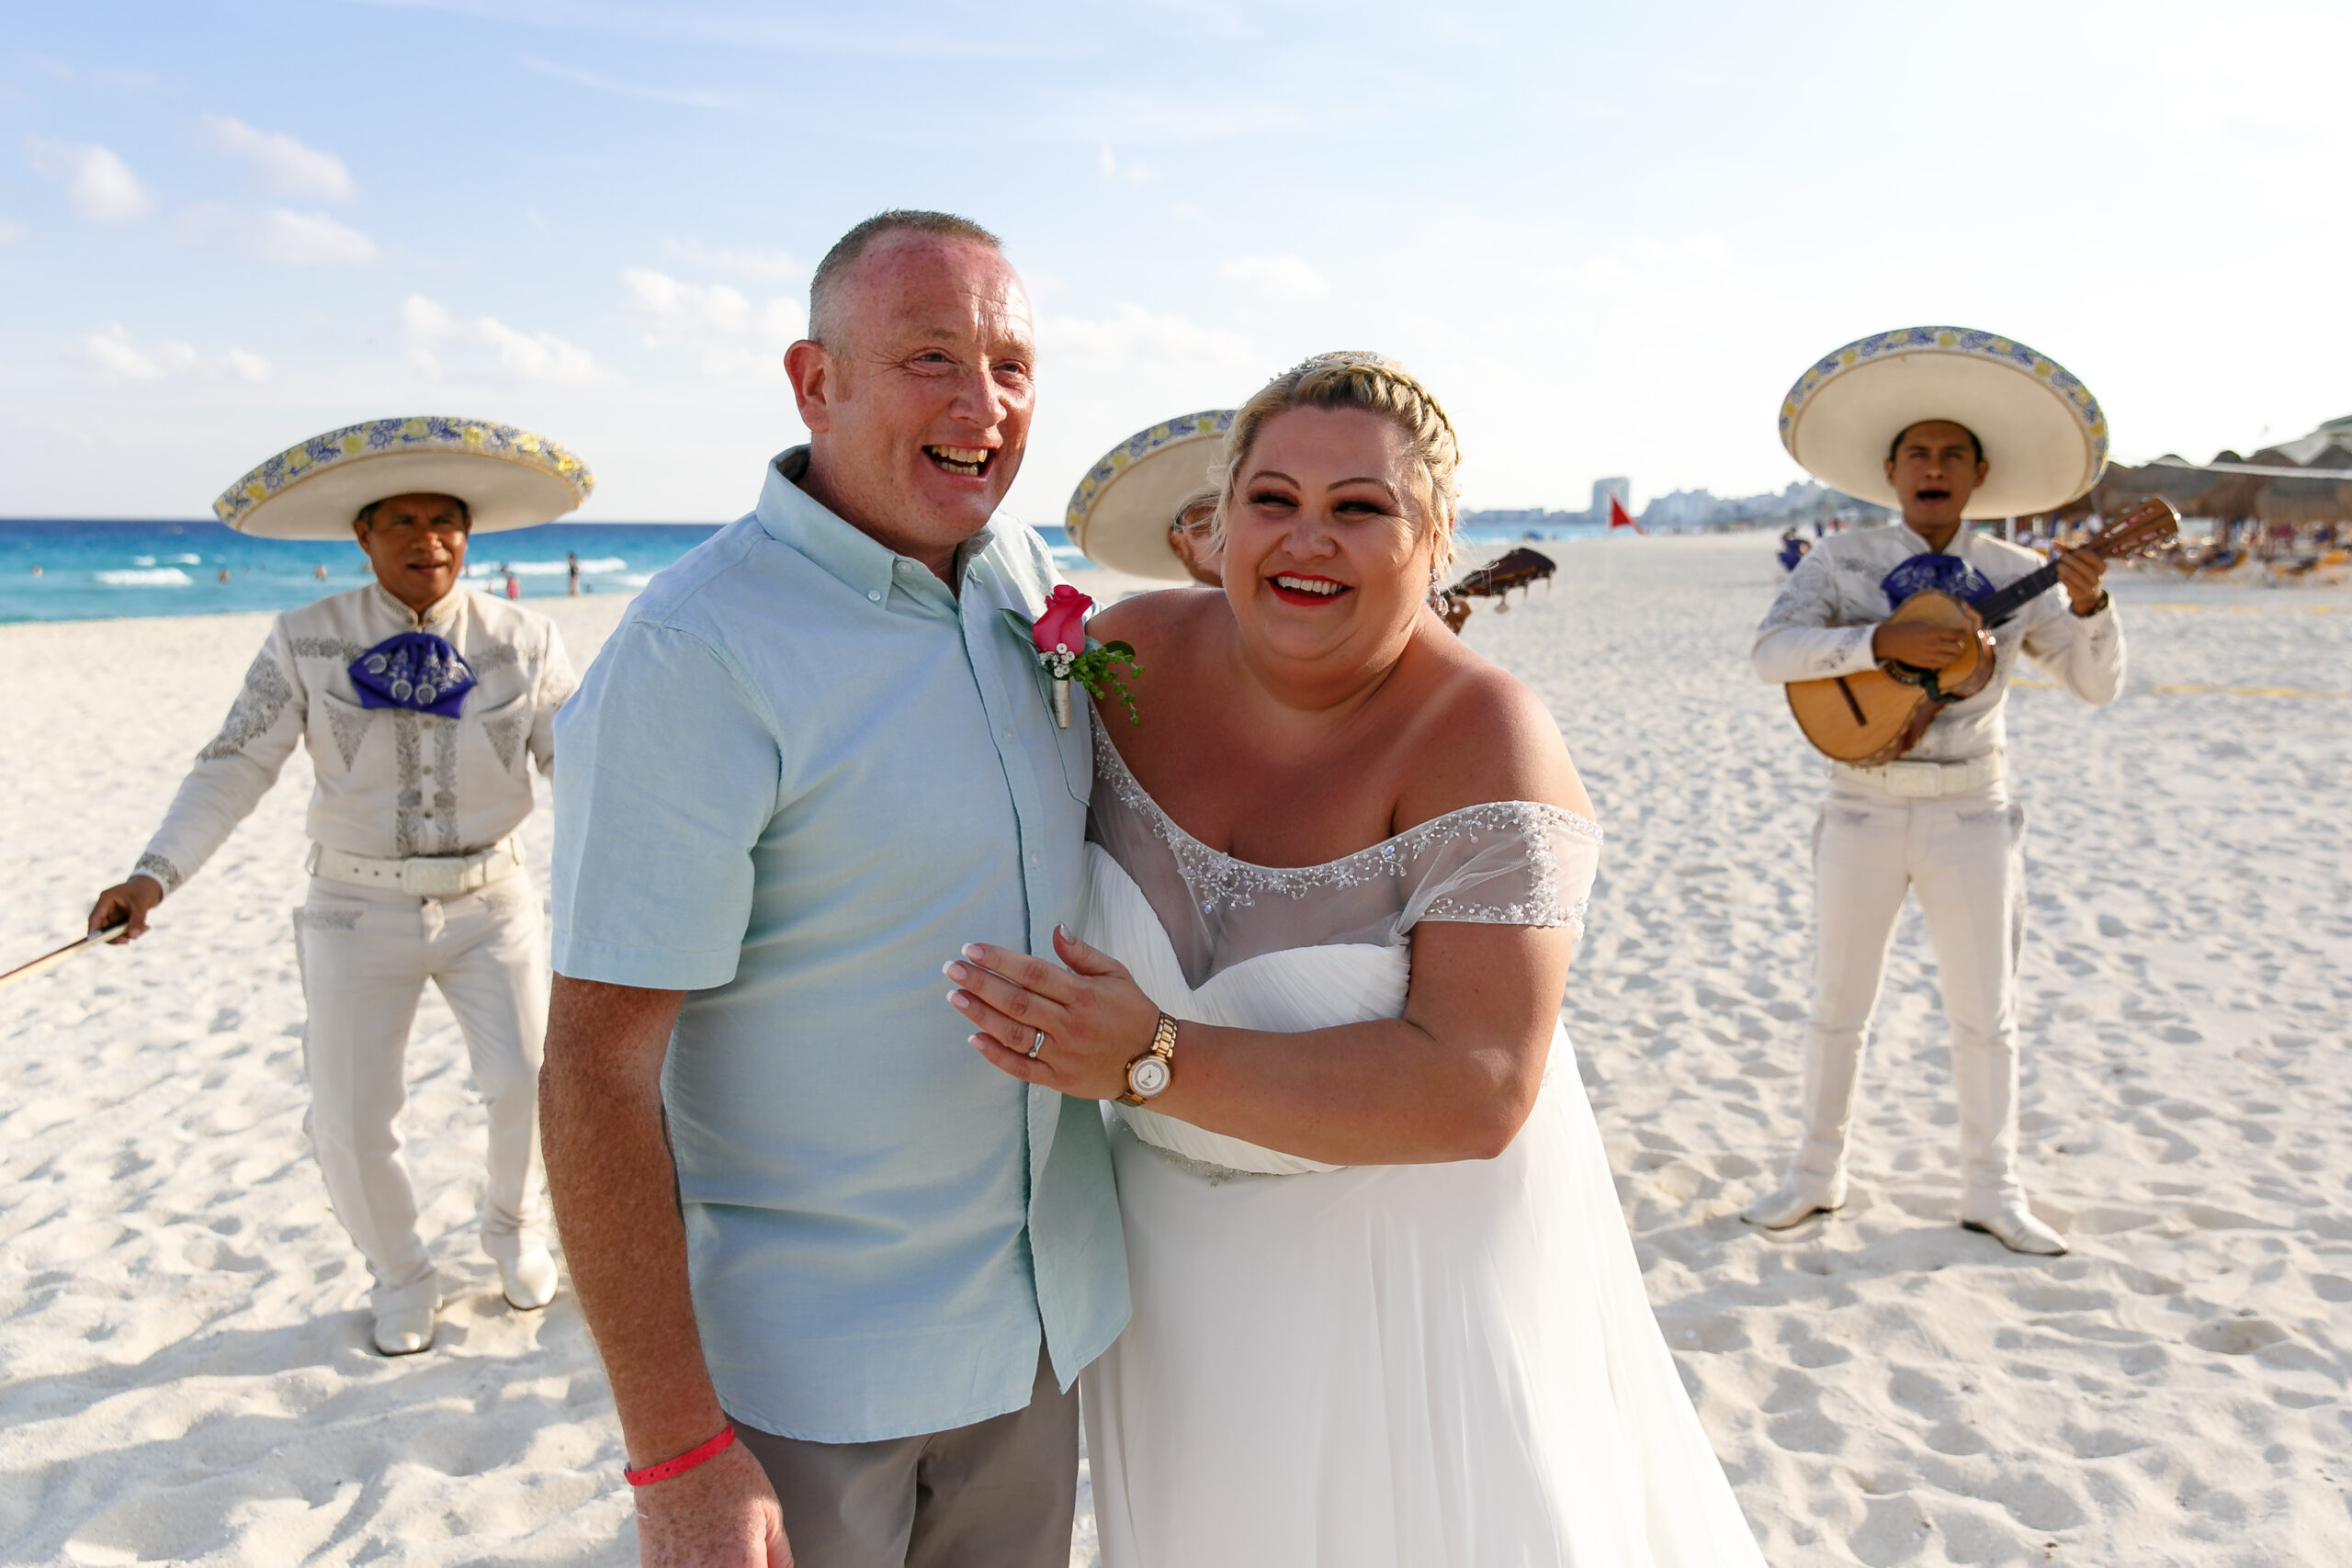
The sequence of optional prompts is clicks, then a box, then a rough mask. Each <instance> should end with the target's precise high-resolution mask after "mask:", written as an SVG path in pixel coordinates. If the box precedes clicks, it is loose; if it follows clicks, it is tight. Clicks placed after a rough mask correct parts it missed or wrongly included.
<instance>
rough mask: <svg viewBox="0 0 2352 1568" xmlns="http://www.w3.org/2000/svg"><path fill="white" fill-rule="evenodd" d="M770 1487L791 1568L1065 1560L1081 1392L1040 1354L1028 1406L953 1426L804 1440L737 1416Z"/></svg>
mask: <svg viewBox="0 0 2352 1568" xmlns="http://www.w3.org/2000/svg"><path fill="white" fill-rule="evenodd" d="M735 1432H736V1436H737V1437H739V1438H741V1440H742V1443H743V1446H744V1447H745V1448H748V1449H750V1450H752V1458H754V1459H756V1460H758V1461H760V1466H761V1468H762V1469H763V1470H765V1471H766V1472H767V1474H768V1483H769V1484H770V1485H772V1486H774V1487H775V1495H776V1502H777V1504H778V1506H780V1507H781V1508H782V1509H783V1512H784V1533H785V1537H786V1540H790V1541H791V1542H792V1561H793V1563H794V1565H795V1568H963V1565H967V1564H969V1565H973V1568H978V1565H981V1564H985V1565H986V1568H1067V1565H1068V1563H1069V1547H1070V1524H1071V1520H1072V1519H1073V1518H1074V1517H1075V1516H1076V1514H1077V1511H1078V1391H1077V1390H1076V1389H1075V1388H1072V1389H1071V1390H1070V1392H1069V1393H1063V1392H1062V1391H1061V1388H1060V1386H1059V1385H1058V1384H1057V1383H1056V1382H1055V1381H1054V1369H1053V1364H1052V1362H1051V1361H1049V1360H1048V1359H1046V1355H1045V1353H1044V1352H1043V1351H1040V1352H1039V1353H1038V1357H1037V1381H1036V1383H1035V1386H1034V1387H1033V1388H1032V1389H1031V1390H1030V1393H1029V1404H1028V1405H1027V1407H1026V1408H1024V1409H1021V1410H1015V1411H1012V1412H1009V1413H1008V1414H1006V1415H1002V1416H990V1417H989V1419H988V1420H986V1421H976V1422H974V1423H973V1424H972V1425H970V1426H968V1427H956V1428H955V1429H953V1430H952V1431H946V1432H933V1433H930V1434H927V1435H924V1436H921V1437H913V1438H885V1439H883V1440H882V1441H880V1442H873V1443H812V1442H807V1441H804V1440H802V1439H800V1438H779V1437H776V1436H775V1435H774V1434H773V1433H768V1432H763V1431H759V1430H757V1429H756V1428H754V1427H746V1426H745V1425H743V1424H742V1423H741V1421H738V1422H736V1423H735Z"/></svg>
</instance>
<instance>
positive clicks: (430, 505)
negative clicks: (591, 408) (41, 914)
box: [90, 420, 593, 1355]
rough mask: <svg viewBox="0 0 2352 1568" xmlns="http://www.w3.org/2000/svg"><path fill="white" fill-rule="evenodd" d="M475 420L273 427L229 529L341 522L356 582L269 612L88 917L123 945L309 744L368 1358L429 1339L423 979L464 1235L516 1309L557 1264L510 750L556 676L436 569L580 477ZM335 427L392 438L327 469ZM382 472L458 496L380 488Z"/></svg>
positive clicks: (432, 1307)
mask: <svg viewBox="0 0 2352 1568" xmlns="http://www.w3.org/2000/svg"><path fill="white" fill-rule="evenodd" d="M387 426H389V427H390V428H389V430H387V429H386V428H385V427H387ZM488 429H489V434H488V437H487V438H488V440H489V441H490V442H492V444H494V445H495V446H497V447H498V449H499V450H498V453H497V455H492V453H489V452H485V451H482V450H481V447H480V446H478V445H477V444H478V443H481V442H483V441H484V440H485V435H486V432H485V427H484V426H483V425H482V424H481V423H479V422H467V423H462V424H460V423H452V422H449V421H446V420H405V421H403V420H388V421H378V422H374V423H371V424H368V425H366V426H362V427H359V428H358V429H357V430H355V431H338V432H333V433H330V437H322V438H320V439H318V440H314V441H312V442H308V443H305V444H304V446H302V447H299V448H297V449H296V451H297V452H298V453H302V454H306V455H310V456H311V457H312V459H313V460H312V463H311V465H310V466H309V467H308V468H306V469H297V470H295V473H296V475H297V477H296V478H295V479H292V480H290V481H280V482H279V483H278V484H277V485H275V486H272V485H269V484H267V482H266V480H265V479H264V477H263V476H264V475H265V474H267V473H270V472H273V471H276V472H283V471H284V470H283V469H277V470H272V469H270V468H264V469H261V470H256V472H255V474H254V475H253V476H251V477H249V478H248V479H244V480H240V481H239V483H238V485H237V486H235V487H233V488H232V490H231V491H229V493H228V495H227V496H226V497H224V498H223V500H224V504H226V505H227V506H228V507H229V508H230V510H231V513H232V516H231V522H232V525H233V526H238V527H240V528H242V529H244V530H246V531H250V532H254V533H257V534H261V535H264V536H276V537H318V536H321V535H322V534H323V533H324V532H325V531H326V530H327V529H329V528H333V527H336V526H341V527H345V528H348V529H349V530H350V532H351V534H352V535H353V536H355V537H356V539H357V540H358V543H359V547H360V549H361V550H362V551H363V552H365V554H366V556H367V558H368V565H369V567H370V568H371V569H372V570H373V573H374V576H375V581H373V582H371V583H369V584H368V586H367V587H365V588H360V589H355V590H352V591H350V592H341V593H335V594H332V595H329V596H328V597H325V598H322V599H320V600H317V601H316V602H314V603H312V604H309V605H307V606H305V607H304V608H302V609H300V610H294V611H289V612H288V613H287V614H285V615H280V616H278V617H277V624H276V625H275V626H273V627H272V628H271V631H270V634H269V638H268V640H267V641H266V643H265V644H264V645H263V648H262V650H261V653H260V655H259V657H257V658H256V659H255V660H254V663H253V668H252V669H251V670H249V671H247V672H246V675H245V684H244V689H243V692H242V693H240V694H239V695H238V697H237V699H236V703H235V705H233V706H232V708H231V709H230V710H229V717H228V721H227V722H226V723H225V724H224V725H223V726H222V727H221V729H220V735H219V736H218V737H216V738H215V739H213V740H212V742H211V743H210V744H209V745H208V746H206V747H205V748H204V750H202V751H201V752H200V753H198V757H197V761H196V766H195V767H194V769H193V770H191V771H190V773H188V775H187V779H186V781H185V782H183V783H182V784H181V785H180V788H179V793H178V794H177V795H175V797H174V798H173V801H172V804H171V807H170V808H169V810H168V811H166V812H165V814H164V823H163V826H162V827H161V828H160V829H158V830H157V831H156V833H155V836H154V837H153V839H152V840H150V841H149V842H148V845H147V848H146V852H144V853H143V854H141V856H140V857H139V861H138V863H137V865H136V866H135V867H134V868H133V870H132V873H131V874H130V877H129V878H128V879H126V880H125V881H124V882H122V883H121V884H119V885H118V886H113V887H109V888H107V890H106V891H105V892H104V893H102V894H100V895H99V896H98V900H97V904H96V907H95V908H93V909H92V911H91V914H90V929H91V930H93V931H96V930H98V929H101V928H102V927H105V926H107V925H111V924H113V923H114V922H115V921H117V920H119V919H127V920H128V922H129V930H128V931H125V933H124V935H123V937H122V940H123V941H129V940H130V939H131V938H134V937H137V936H139V935H141V933H143V932H144V931H146V930H147V917H148V915H149V913H150V912H151V911H153V909H154V908H155V907H156V906H157V904H159V903H160V902H161V901H162V900H163V899H164V897H166V896H168V895H169V894H171V893H173V892H174V891H175V890H176V889H177V888H178V887H179V886H180V885H181V884H182V883H184V882H186V881H187V879H188V877H189V876H191V875H193V874H195V873H196V872H197V870H198V868H199V867H201V866H202V865H203V864H204V863H206V862H207V861H209V859H210V858H211V857H212V855H213V854H214V852H216V851H218V850H219V849H220V846H221V844H222V843H223V842H224V841H225V840H227V839H228V837H229V835H230V834H231V833H232V831H233V830H234V829H236V827H237V824H238V823H239V822H241V821H243V819H244V818H245V817H246V816H248V815H249V814H250V813H251V812H252V811H253V809H254V807H255V806H256V805H258V804H259V803H260V801H261V798H262V796H263V795H266V793H267V792H268V790H269V787H270V786H271V784H274V783H276V782H277V776H278V773H279V771H280V770H281V769H282V768H283V767H284V766H285V764H286V761H287V759H288V757H289V756H291V755H292V754H293V751H294V749H295V747H296V746H297V745H304V746H307V747H308V748H309V750H310V753H311V763H312V773H313V775H314V777H315V779H316V790H315V793H314V795H312V798H311V811H310V819H309V820H310V831H311V839H312V840H313V843H312V846H311V853H310V860H309V870H310V873H311V882H310V889H309V896H308V897H307V898H306V900H305V901H304V903H303V905H302V907H301V908H300V909H299V910H298V911H296V914H295V919H294V924H295V942H296V947H297V952H298V954H299V957H300V965H299V970H300V976H301V984H302V996H303V1000H304V1002H305V1003H306V1004H307V1006H308V1009H309V1021H308V1022H307V1023H306V1024H305V1026H304V1031H303V1038H302V1057H303V1069H304V1073H305V1076H306V1077H308V1078H309V1080H310V1089H311V1114H310V1122H309V1127H310V1134H311V1146H312V1149H313V1151H314V1152H315V1153H316V1155H317V1156H318V1161H319V1168H320V1170H321V1172H322V1174H323V1176H324V1177H325V1180H326V1189H327V1196H328V1198H329V1199H330V1201H332V1202H333V1203H334V1213H335V1216H336V1218H337V1219H339V1220H341V1221H342V1223H343V1226H344V1229H345V1231H346V1232H347V1233H349V1235H350V1236H351V1239H352V1241H353V1242H354V1244H356V1246H357V1247H358V1248H359V1250H360V1252H361V1253H362V1254H363V1255H364V1256H365V1257H366V1258H367V1260H368V1271H369V1273H370V1274H371V1275H373V1277H374V1280H375V1288H374V1291H373V1292H372V1294H371V1298H370V1306H371V1309H372V1311H373V1314H374V1318H375V1324H374V1331H373V1336H372V1337H373V1338H374V1341H375V1344H376V1348H378V1349H379V1350H381V1351H382V1352H383V1353H384V1354H386V1355H405V1354H409V1353H411V1352H413V1351H418V1350H423V1349H425V1348H427V1347H429V1346H430V1345H431V1344H432V1343H433V1338H434V1327H435V1312H436V1311H437V1310H438V1308H439V1305H440V1301H441V1289H442V1280H441V1278H440V1276H439V1274H438V1273H437V1272H436V1271H435V1269H434V1267H433V1264H432V1262H431V1260H430V1259H429V1258H427V1256H426V1253H425V1247H424V1241H423V1240H422V1239H421V1238H420V1237H419V1236H418V1235H417V1227H416V1219H417V1214H416V1200H415V1197H414V1194H413V1190H412V1189H411V1187H410V1184H409V1179H408V1175H407V1172H406V1170H405V1168H403V1166H402V1164H401V1158H400V1154H399V1149H400V1139H399V1136H398V1134H397V1133H396V1132H395V1130H394V1120H395V1118H396V1117H397V1115H398V1114H399V1111H400V1108H401V1101H402V1100H403V1099H404V1098H405V1096H406V1088H405V1083H404V1076H403V1072H402V1063H401V1058H402V1055H403V1054H404V1052H405V1050H406V1048H407V1044H408V1037H409V1029H410V1024H411V1021H412V1020H413V1018H414V1017H415V1013H416V1003H417V996H418V993H419V992H420V990H421V989H422V988H423V987H424V985H425V983H426V982H427V981H428V980H430V981H431V982H433V983H434V984H435V985H436V986H437V987H439V988H440V991H441V994H442V997H443V998H445V999H446V1000H447V1002H448V1004H449V1009H450V1010H451V1011H452V1012H454V1013H455V1014H456V1015H457V1019H458V1028H459V1029H460V1030H461V1031H462V1032H463V1033H464V1035H465V1040H466V1049H467V1053H468V1055H469V1059H470V1061H471V1065H472V1068H473V1075H474V1081H475V1083H476V1085H477V1086H478V1087H479V1088H480V1089H481V1094H482V1098H483V1099H484V1100H486V1101H487V1102H488V1110H489V1121H490V1135H489V1162H488V1170H487V1174H486V1179H485V1180H484V1182H483V1186H482V1196H481V1241H482V1247H483V1249H484V1250H485V1251H487V1252H488V1253H489V1254H490V1255H491V1257H492V1258H493V1259H495V1260H496V1262H497V1265H498V1271H499V1279H500V1282H501V1284H502V1286H503V1290H504V1292H505V1296H506V1299H507V1301H508V1302H509V1303H512V1304H513V1305H514V1306H515V1307H516V1308H517V1309H519V1310H523V1311H532V1310H536V1309H537V1308H539V1307H543V1306H545V1305H547V1303H548V1301H549V1300H551V1299H552V1298H553V1297H554V1294H555V1291H556V1282H557V1281H556V1266H555V1263H554V1260H553V1259H552V1258H550V1257H549V1255H548V1246H547V1229H546V1219H545V1215H544V1213H543V1210H544V1204H543V1202H542V1201H541V1195H540V1179H539V1158H538V1136H537V1130H538V1129H537V1105H538V1098H537V1097H538V1069H539V1053H540V1043H541V1039H542V1037H543V1035H544V1033H545V1031H546V1021H547V978H546V976H547V958H546V944H545V939H544V935H543V929H542V926H541V922H540V915H539V908H540V905H539V897H538V895H537V892H536V891H534V890H533V888H532V886H531V880H530V878H529V877H528V876H527V875H526V874H524V872H523V868H522V862H521V859H520V857H519V853H518V852H517V849H516V846H515V837H514V835H515V831H516V829H519V828H520V827H521V826H522V825H523V822H524V820H525V818H528V817H529V816H530V814H531V808H532V790H531V782H530V774H529V771H528V764H529V763H531V762H537V764H538V767H539V770H540V771H541V772H542V773H545V772H548V771H549V770H550V769H551V766H552V763H553V759H554V722H555V710H556V708H557V707H558V706H559V705H560V704H561V703H562V702H563V701H564V699H565V698H566V697H568V696H570V695H571V691H572V688H573V686H574V684H575V683H576V682H574V679H573V676H572V671H571V662H570V660H568V659H567V658H566V657H565V655H564V650H563V641H562V638H561V637H560V636H558V635H557V632H556V629H555V627H554V626H552V625H550V624H549V623H548V621H547V620H546V619H545V618H544V617H542V616H539V615H531V614H529V613H527V612H526V611H523V610H519V609H515V608H514V607H512V606H510V605H507V604H500V603H499V602H498V601H496V600H495V599H493V598H492V597H490V596H489V595H487V594H481V593H472V592H463V591H462V590H461V588H460V581H461V577H462V573H463V570H464V566H465V557H466V546H467V544H468V542H469V537H470V536H471V533H472V530H473V528H474V527H475V526H476V525H477V523H478V522H480V521H481V519H483V518H484V516H485V515H487V516H488V517H489V518H490V519H491V520H492V526H502V527H522V526H526V525H531V524H535V523H543V522H546V521H548V519H549V517H550V515H552V514H560V512H562V511H567V510H569V509H570V507H571V506H573V505H577V504H578V503H579V501H580V499H582V498H583V497H584V496H585V494H586V491H587V488H588V485H589V484H590V483H592V482H593V481H592V480H589V479H588V478H587V472H586V470H585V469H584V468H581V467H580V466H579V462H578V459H577V458H575V457H572V456H571V454H569V453H567V452H564V451H562V450H561V449H560V448H558V447H555V446H553V444H552V443H549V442H548V441H546V440H544V439H543V438H537V437H530V438H528V440H529V444H528V445H527V446H521V445H517V444H515V443H514V442H509V441H505V440H503V439H502V438H501V437H500V436H499V435H498V434H496V433H498V432H501V431H504V430H505V427H503V426H491V427H488ZM505 434H509V435H513V436H516V437H524V436H525V435H526V433H524V432H520V431H507V432H505ZM352 435H361V436H366V437H373V438H375V441H374V444H375V445H376V446H379V447H380V446H387V445H391V446H392V448H393V449H392V450H390V451H378V452H371V453H369V455H368V462H367V464H366V465H365V466H364V467H362V466H358V465H354V466H353V467H351V468H347V469H338V468H335V467H334V465H333V462H332V460H330V461H327V462H319V461H317V460H316V452H317V451H318V450H319V449H320V448H322V447H323V448H324V449H326V450H328V451H331V452H332V451H337V450H338V449H339V442H338V441H337V440H335V439H334V438H340V437H345V436H352ZM469 437H470V438H471V440H470V441H469V439H468V438H469ZM559 465H561V466H559ZM403 481H405V482H409V483H416V482H420V481H422V482H426V483H431V484H433V485H435V486H450V487H453V488H462V489H463V490H464V491H465V493H464V494H463V495H452V494H447V493H443V492H441V491H437V490H436V491H434V492H429V493H426V492H415V493H393V494H386V493H384V491H386V490H392V491H398V489H399V487H400V486H401V483H402V482H403ZM251 491H261V492H262V493H261V495H260V497H259V499H254V496H253V495H252V493H251ZM566 498H570V499H569V500H568V501H567V499H566ZM321 570H324V569H323V568H322V569H321Z"/></svg>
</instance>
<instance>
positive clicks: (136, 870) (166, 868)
mask: <svg viewBox="0 0 2352 1568" xmlns="http://www.w3.org/2000/svg"><path fill="white" fill-rule="evenodd" d="M130 874H131V875H133V876H152V877H153V878H154V879H155V880H156V881H158V882H160V883H162V884H163V885H164V892H166V893H169V892H171V891H172V890H173V889H174V888H175V887H177V886H179V885H180V884H181V883H183V882H186V881H187V873H186V872H184V871H182V870H181V869H180V868H179V867H178V866H175V865H174V864H173V863H171V862H170V861H167V860H165V859H164V857H163V856H161V855H141V856H140V857H139V863H138V864H137V865H134V866H132V867H131V868H130Z"/></svg>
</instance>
